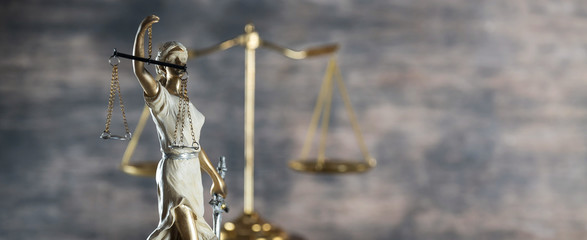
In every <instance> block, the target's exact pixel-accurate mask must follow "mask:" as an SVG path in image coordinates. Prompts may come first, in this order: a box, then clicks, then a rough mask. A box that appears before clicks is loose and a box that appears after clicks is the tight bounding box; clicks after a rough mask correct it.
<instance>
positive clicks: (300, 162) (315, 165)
mask: <svg viewBox="0 0 587 240" xmlns="http://www.w3.org/2000/svg"><path fill="white" fill-rule="evenodd" d="M288 166H289V167H290V168H291V169H293V170H296V171H299V172H307V173H325V174H330V173H361V172H365V171H367V170H369V169H371V168H373V167H374V166H372V165H370V164H369V163H367V162H358V161H356V160H340V159H325V160H324V161H318V159H296V160H292V161H290V162H289V163H288Z"/></svg>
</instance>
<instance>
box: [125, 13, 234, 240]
mask: <svg viewBox="0 0 587 240" xmlns="http://www.w3.org/2000/svg"><path fill="white" fill-rule="evenodd" d="M157 22H159V17H157V16H155V15H152V16H148V17H146V18H145V19H144V20H143V21H142V22H141V24H140V26H139V29H138V31H137V34H136V37H135V41H134V49H133V54H134V56H137V57H144V55H145V46H144V45H145V44H144V43H145V41H144V38H145V32H146V30H147V29H149V28H150V27H151V26H152V25H153V24H154V23H157ZM187 58H188V51H187V49H186V48H185V47H184V46H183V45H182V44H181V43H178V42H166V43H165V44H163V46H161V47H160V48H159V52H158V54H157V60H158V61H161V62H166V63H172V64H177V65H183V66H185V64H186V62H187ZM133 70H134V74H135V75H136V77H137V79H138V80H139V83H140V85H141V87H142V88H143V91H144V97H145V102H146V103H147V106H149V108H150V110H151V116H152V118H153V121H154V122H155V125H156V126H157V134H158V136H159V142H160V145H161V153H162V154H163V156H162V158H161V160H160V161H159V164H158V166H157V174H156V179H157V196H158V207H159V217H160V218H159V225H158V226H157V228H156V229H155V230H154V231H153V232H152V233H151V235H149V238H148V239H149V240H177V239H182V240H188V239H189V240H192V239H193V240H197V239H199V240H207V239H217V238H216V236H215V235H214V233H213V231H212V229H211V228H210V226H209V225H208V224H207V223H206V222H205V221H204V197H203V187H202V176H201V170H200V169H203V170H204V171H206V173H208V175H210V177H211V178H212V181H213V185H212V189H211V190H210V192H211V193H212V194H219V195H220V196H222V197H225V196H226V193H227V192H226V185H225V184H224V181H223V179H222V178H221V177H220V175H219V174H218V172H216V170H215V169H214V167H213V166H212V164H211V162H210V160H209V159H208V157H207V156H206V154H205V152H204V151H203V150H202V148H201V147H200V143H199V140H200V129H201V128H202V125H203V124H204V115H202V113H200V112H199V111H198V110H197V109H196V108H195V107H194V105H193V104H192V103H191V102H190V101H189V98H188V97H187V87H186V84H187V73H186V72H185V71H181V70H178V69H175V68H171V67H163V66H161V65H157V66H156V75H155V76H153V75H151V73H149V71H147V69H145V67H144V63H143V62H141V61H135V60H133Z"/></svg>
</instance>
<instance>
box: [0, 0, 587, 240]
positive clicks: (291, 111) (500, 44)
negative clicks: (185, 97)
mask: <svg viewBox="0 0 587 240" xmlns="http://www.w3.org/2000/svg"><path fill="white" fill-rule="evenodd" d="M0 6H1V7H0V52H2V55H3V57H2V58H0V72H1V73H2V74H1V76H2V77H0V79H1V82H0V143H1V146H2V148H1V150H0V158H1V160H0V195H1V196H2V198H1V199H2V200H0V212H1V214H0V239H125V240H126V239H145V238H146V236H147V235H148V234H149V233H150V231H151V230H152V229H154V227H155V226H156V224H157V212H156V192H155V183H154V181H153V180H152V179H148V178H136V177H131V176H128V175H125V174H123V173H122V172H120V171H119V170H118V169H117V166H118V164H119V159H120V157H121V155H122V152H123V151H124V147H125V145H124V144H121V143H119V142H104V141H102V140H100V139H98V135H99V134H100V132H101V131H102V130H103V126H104V125H103V124H104V119H105V109H106V102H107V88H108V80H109V76H110V68H109V65H108V63H107V58H108V56H109V55H110V54H111V49H112V48H114V47H116V48H118V49H119V50H120V51H123V52H130V51H131V47H132V41H133V38H134V34H135V31H136V28H137V26H138V23H139V22H140V21H141V19H142V18H143V17H144V16H146V15H149V14H153V13H155V14H157V15H159V16H160V17H161V22H160V23H158V24H156V25H155V27H154V30H153V31H154V33H153V36H154V42H155V43H159V42H163V41H167V40H178V41H180V42H182V43H184V44H185V45H186V46H188V47H191V48H202V47H206V46H209V45H212V44H215V43H218V42H220V41H222V40H225V39H228V38H230V37H233V36H235V35H237V34H239V33H241V32H242V31H243V26H244V24H245V23H247V22H248V21H253V22H254V23H255V24H256V26H257V29H258V31H259V32H260V34H261V36H262V37H264V38H265V39H268V40H271V41H273V42H276V43H280V44H282V45H285V46H290V47H293V48H298V49H300V48H303V47H309V46H313V45H317V44H322V43H328V42H339V43H341V45H342V49H341V51H340V53H339V54H338V59H339V61H340V64H341V67H342V72H343V75H344V78H345V81H346V83H347V86H348V88H349V91H350V93H351V98H352V101H353V105H354V106H355V108H356V110H357V113H358V116H359V121H360V123H361V126H362V129H363V133H364V136H365V138H366V141H367V145H368V147H369V148H370V150H371V151H372V154H373V155H374V156H375V157H376V158H377V159H378V160H379V165H378V167H377V168H376V169H374V170H372V171H370V172H368V173H366V174H361V175H351V176H314V175H307V174H299V173H295V172H292V171H290V170H288V169H287V161H288V159H290V158H294V157H296V156H297V154H298V152H299V151H300V148H301V145H302V141H303V138H304V134H305V130H306V127H307V124H308V123H309V120H310V115H311V110H312V108H313V103H314V101H315V100H316V95H317V89H318V87H319V85H320V80H321V78H322V74H323V72H324V70H325V68H326V64H327V60H328V59H327V58H317V59H312V60H308V61H294V60H289V59H286V58H284V57H282V56H279V55H277V54H275V53H273V52H270V51H267V50H259V51H258V55H257V56H258V58H257V79H258V82H257V83H258V84H257V87H258V88H257V119H256V123H257V133H256V144H257V151H256V156H257V168H256V207H257V209H258V210H259V212H260V213H261V214H262V216H264V217H265V218H267V219H269V220H270V221H272V222H273V223H275V224H277V225H280V226H281V227H283V228H285V229H286V230H288V231H289V232H292V233H297V234H299V235H302V236H305V237H307V238H308V239H397V240H401V239H406V240H407V239H409V240H428V239H447V240H449V239H450V240H457V239H477V240H481V239H512V240H526V239H545V240H546V239H553V240H554V239H585V237H586V236H587V205H586V204H585V203H586V202H587V188H586V187H585V185H586V184H587V161H586V160H585V159H586V158H587V149H586V146H587V137H586V136H587V135H586V133H587V131H586V130H587V127H586V126H587V111H586V110H585V108H586V107H587V97H586V96H587V94H586V92H587V81H585V76H587V67H585V66H586V65H587V5H585V4H584V3H583V2H582V1H545V0H541V1H535V0H532V1H530V0H526V1H507V0H498V1H468V0H443V1H435V0H411V1H410V0H393V1H377V2H376V1H358V0H357V1H354V0H350V1H327V0H305V1H290V2H287V3H286V2H281V1H225V0H221V1H204V0H203V1H191V2H178V1H136V0H135V1H124V2H122V1H120V2H119V1H4V2H2V3H0ZM156 45H157V44H156ZM243 55H244V54H243V51H242V49H238V48H237V49H232V50H229V51H226V52H223V53H219V54H216V55H213V56H210V57H206V58H201V59H196V60H193V61H191V62H190V63H189V65H188V67H189V69H190V93H191V98H192V100H193V101H194V104H196V106H197V107H198V108H199V109H200V111H202V112H203V113H204V114H205V115H206V117H207V119H206V120H207V122H206V124H205V125H204V129H203V131H202V144H203V145H204V147H205V148H206V149H207V152H208V154H209V155H211V156H212V157H214V158H217V157H218V156H220V155H226V156H228V159H229V167H230V172H229V176H228V180H227V181H228V183H229V184H230V195H229V199H228V200H229V202H230V203H231V204H232V209H233V211H232V212H231V213H230V214H228V216H227V217H226V218H225V219H232V218H235V217H236V216H238V215H239V214H240V209H242V176H243V174H242V169H243V160H242V151H243V147H242V144H243V140H242V139H243V133H242V130H243V129H242V124H243V120H242V116H243V108H242V102H243V80H242V79H243V71H244V66H243V59H244V58H243V57H244V56H243ZM120 78H121V82H122V89H123V95H124V97H125V100H126V103H127V111H128V118H129V119H130V121H131V127H133V128H134V127H135V126H136V121H137V119H138V116H139V114H140V111H141V109H142V104H143V103H142V98H141V91H140V88H139V86H138V84H137V83H136V81H135V79H134V77H133V76H132V75H131V66H130V62H129V61H123V63H122V65H121V75H120ZM115 117H116V115H115ZM115 119H117V118H115ZM115 123H119V122H117V121H115ZM147 127H148V128H149V130H148V132H147V133H146V135H145V136H144V137H143V139H142V140H141V144H140V146H139V149H138V150H137V151H138V152H137V155H136V159H151V160H155V159H158V157H159V153H158V151H157V150H156V146H157V144H158V143H157V140H156V137H155V133H154V130H153V128H154V126H153V125H152V124H150V125H148V126H147ZM331 130H332V131H331V134H330V135H331V137H332V138H331V141H330V145H329V147H330V148H329V149H330V150H329V154H330V155H331V156H333V157H345V158H357V157H359V151H358V148H357V147H356V145H355V144H356V143H355V141H354V140H353V135H352V130H351V128H350V125H348V120H347V118H346V115H345V112H344V109H343V105H342V103H341V101H340V100H336V101H335V104H334V109H333V122H332V129H331ZM205 184H206V186H208V185H209V184H210V181H209V180H208V179H206V180H205ZM207 217H209V213H208V214H207Z"/></svg>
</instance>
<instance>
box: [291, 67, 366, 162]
mask: <svg viewBox="0 0 587 240" xmlns="http://www.w3.org/2000/svg"><path fill="white" fill-rule="evenodd" d="M333 77H334V78H335V79H336V83H337V86H338V90H339V92H340V95H341V97H342V99H343V101H344V104H345V108H346V111H347V114H348V116H349V118H350V122H351V125H352V127H353V131H354V133H355V138H356V140H357V142H358V145H359V149H360V150H361V153H362V155H363V161H362V162H361V161H349V160H328V161H327V158H326V154H325V152H326V140H327V135H328V125H329V120H330V107H331V105H332V88H333V84H334V83H333V82H332V79H333ZM320 115H322V123H321V128H322V129H321V133H320V143H319V146H318V157H317V158H316V159H309V158H308V154H309V152H310V148H311V145H312V142H313V141H312V139H313V137H314V135H315V132H316V129H317V128H318V120H319V118H320ZM375 165H377V161H376V160H375V159H374V158H373V157H371V155H370V154H369V151H368V150H367V146H366V145H365V140H364V139H363V136H362V134H361V130H360V129H359V124H358V122H357V117H356V115H355V112H354V110H353V107H352V105H351V102H350V98H349V94H348V92H347V90H346V87H345V86H344V82H343V81H342V75H341V73H340V69H339V68H338V65H337V61H336V57H335V56H333V57H332V58H331V59H330V62H329V63H328V67H327V69H326V73H325V75H324V78H323V80H322V86H321V87H320V93H319V94H318V100H317V101H316V106H315V107H314V113H313V114H312V119H311V121H310V126H309V127H308V133H307V134H306V139H305V141H304V145H303V147H302V152H301V155H300V157H299V158H298V159H295V160H292V161H290V163H289V167H290V168H292V169H293V170H296V171H302V172H312V173H359V172H365V171H367V170H369V169H371V168H373V167H375Z"/></svg>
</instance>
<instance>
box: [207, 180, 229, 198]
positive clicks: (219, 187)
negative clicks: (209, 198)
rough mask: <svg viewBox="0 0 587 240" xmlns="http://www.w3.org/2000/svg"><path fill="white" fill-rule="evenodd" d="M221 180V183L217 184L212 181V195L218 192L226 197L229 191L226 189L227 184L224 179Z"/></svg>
mask: <svg viewBox="0 0 587 240" xmlns="http://www.w3.org/2000/svg"><path fill="white" fill-rule="evenodd" d="M219 181H220V182H219V184H216V183H215V182H214V183H212V187H211V188H210V195H214V194H218V195H220V196H222V197H223V198H226V194H227V193H228V191H227V189H226V184H225V183H224V180H222V179H220V180H219Z"/></svg>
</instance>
